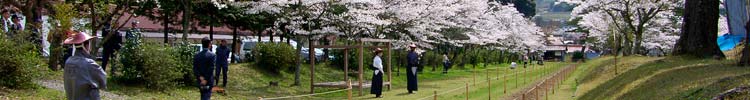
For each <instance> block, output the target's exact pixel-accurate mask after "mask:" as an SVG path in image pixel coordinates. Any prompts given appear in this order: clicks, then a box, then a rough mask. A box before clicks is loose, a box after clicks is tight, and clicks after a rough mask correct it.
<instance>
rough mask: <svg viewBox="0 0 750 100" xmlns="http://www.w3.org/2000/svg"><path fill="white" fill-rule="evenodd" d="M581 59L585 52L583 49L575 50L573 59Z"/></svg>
mask: <svg viewBox="0 0 750 100" xmlns="http://www.w3.org/2000/svg"><path fill="white" fill-rule="evenodd" d="M581 59H583V52H581V51H576V52H573V61H578V60H581Z"/></svg>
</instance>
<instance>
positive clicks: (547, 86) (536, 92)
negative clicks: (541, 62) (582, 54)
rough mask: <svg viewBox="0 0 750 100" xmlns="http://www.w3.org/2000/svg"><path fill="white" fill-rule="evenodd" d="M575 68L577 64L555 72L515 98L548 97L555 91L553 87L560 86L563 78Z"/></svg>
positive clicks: (533, 99) (536, 99)
mask: <svg viewBox="0 0 750 100" xmlns="http://www.w3.org/2000/svg"><path fill="white" fill-rule="evenodd" d="M576 68H577V65H573V66H569V67H566V68H565V69H563V70H560V71H558V72H556V73H555V74H554V75H553V76H550V77H547V78H546V79H544V80H543V81H542V82H540V83H537V84H536V85H535V86H534V87H532V88H531V89H529V90H527V91H525V92H523V93H522V94H521V96H520V97H517V98H516V100H519V99H520V100H541V99H549V98H548V97H549V95H550V94H554V93H555V88H560V85H561V84H562V82H563V81H564V80H565V78H567V77H568V76H569V75H570V74H571V73H572V72H573V71H575V69H576Z"/></svg>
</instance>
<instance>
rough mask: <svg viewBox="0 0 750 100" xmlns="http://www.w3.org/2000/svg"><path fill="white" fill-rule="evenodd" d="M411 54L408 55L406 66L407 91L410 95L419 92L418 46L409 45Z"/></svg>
mask: <svg viewBox="0 0 750 100" xmlns="http://www.w3.org/2000/svg"><path fill="white" fill-rule="evenodd" d="M409 48H410V50H409V54H407V55H406V59H407V61H408V62H407V64H406V80H407V84H406V89H407V90H408V91H409V93H414V91H417V68H418V66H419V55H417V52H416V51H415V49H417V45H416V44H411V45H409Z"/></svg>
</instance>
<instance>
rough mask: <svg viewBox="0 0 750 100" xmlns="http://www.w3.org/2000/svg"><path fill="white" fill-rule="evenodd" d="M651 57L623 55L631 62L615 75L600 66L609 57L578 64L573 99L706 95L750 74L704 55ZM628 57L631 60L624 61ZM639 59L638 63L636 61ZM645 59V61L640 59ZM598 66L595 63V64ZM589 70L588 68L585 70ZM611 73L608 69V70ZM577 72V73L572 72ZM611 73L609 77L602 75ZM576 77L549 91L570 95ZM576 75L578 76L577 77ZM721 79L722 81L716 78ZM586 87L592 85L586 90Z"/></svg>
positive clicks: (628, 99) (741, 81) (739, 82)
mask: <svg viewBox="0 0 750 100" xmlns="http://www.w3.org/2000/svg"><path fill="white" fill-rule="evenodd" d="M649 59H652V58H642V57H624V59H622V61H621V63H632V66H634V67H631V68H630V69H631V70H627V72H624V73H620V74H618V75H616V76H614V75H606V74H603V73H601V72H607V71H600V70H602V69H603V70H611V69H607V68H606V67H608V66H609V65H611V64H608V63H602V62H609V61H611V60H612V59H611V57H605V58H602V59H597V60H593V61H590V62H588V63H586V64H584V65H590V66H585V67H592V66H593V68H585V69H583V68H582V67H584V65H582V66H581V67H579V69H578V70H577V72H576V73H574V75H572V76H571V77H584V78H585V79H582V80H579V81H580V82H582V84H580V86H578V89H577V90H578V91H577V93H579V94H581V95H580V97H578V98H577V99H582V100H602V99H626V100H631V99H632V100H644V99H659V100H661V99H681V100H684V99H709V98H711V97H713V96H715V95H716V94H718V93H720V92H723V91H726V90H728V89H731V88H734V87H737V86H740V85H748V84H747V82H748V81H750V78H747V77H740V76H742V75H745V76H750V75H746V74H748V73H750V68H747V67H732V66H733V65H729V64H731V62H732V61H726V60H725V61H717V60H705V59H691V58H688V57H667V58H665V59H661V60H655V61H649ZM628 60H631V61H628ZM636 60H642V61H640V63H643V65H639V64H638V62H632V61H636ZM644 61H646V62H644ZM596 66H598V67H596ZM586 70H592V71H586ZM610 73H611V72H610ZM576 74H578V75H576ZM607 76H609V77H611V78H609V79H607V78H602V77H607ZM575 79H576V78H569V80H566V82H565V84H564V85H571V86H568V87H567V88H566V87H565V86H563V88H562V90H563V92H562V93H560V94H555V95H552V96H553V97H555V98H570V97H571V95H572V94H568V92H566V91H575V90H576V89H575V87H574V85H575V82H574V80H575ZM579 79H580V78H579ZM719 80H722V81H719ZM586 87H594V88H592V89H590V90H587V89H585V88H586Z"/></svg>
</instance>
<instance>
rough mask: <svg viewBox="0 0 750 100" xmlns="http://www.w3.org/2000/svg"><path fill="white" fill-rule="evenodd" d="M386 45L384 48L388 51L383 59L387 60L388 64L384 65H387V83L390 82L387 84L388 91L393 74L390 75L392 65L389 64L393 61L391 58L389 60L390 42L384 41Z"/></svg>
mask: <svg viewBox="0 0 750 100" xmlns="http://www.w3.org/2000/svg"><path fill="white" fill-rule="evenodd" d="M386 46H388V47H386V50H387V51H388V57H386V58H385V59H386V60H388V62H387V63H388V64H386V65H385V66H386V67H388V69H387V70H388V71H387V72H388V83H390V84H388V90H389V91H390V90H391V85H392V84H393V82H391V78H392V77H393V75H391V67H392V66H391V64H392V63H391V62H393V60H391V51H392V50H391V43H390V42H388V43H386Z"/></svg>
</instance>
